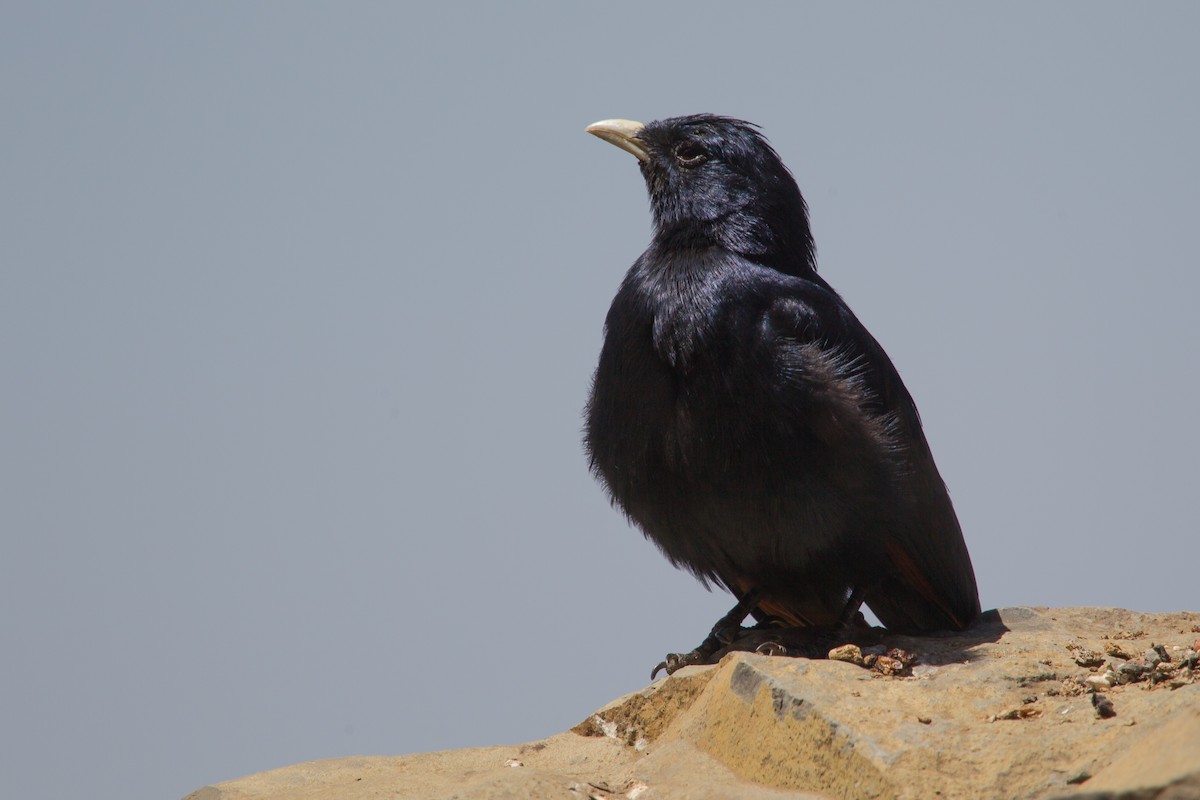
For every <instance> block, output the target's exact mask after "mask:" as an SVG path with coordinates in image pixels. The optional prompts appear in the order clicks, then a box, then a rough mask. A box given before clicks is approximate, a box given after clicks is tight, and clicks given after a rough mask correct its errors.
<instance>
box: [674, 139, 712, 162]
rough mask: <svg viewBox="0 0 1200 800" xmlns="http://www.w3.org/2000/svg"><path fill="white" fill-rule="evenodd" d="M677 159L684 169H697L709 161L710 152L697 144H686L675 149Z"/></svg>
mask: <svg viewBox="0 0 1200 800" xmlns="http://www.w3.org/2000/svg"><path fill="white" fill-rule="evenodd" d="M675 159H676V160H677V161H678V162H679V163H680V165H681V166H684V167H695V166H698V165H700V164H703V163H704V162H705V161H707V160H708V152H707V151H705V149H704V148H703V147H701V146H700V145H698V144H696V143H695V142H684V143H683V144H681V145H679V146H678V147H676V148H675Z"/></svg>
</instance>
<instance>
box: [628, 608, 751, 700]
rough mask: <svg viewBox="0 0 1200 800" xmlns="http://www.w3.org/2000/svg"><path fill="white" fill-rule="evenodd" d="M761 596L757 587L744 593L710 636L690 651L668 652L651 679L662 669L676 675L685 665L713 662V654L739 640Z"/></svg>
mask: <svg viewBox="0 0 1200 800" xmlns="http://www.w3.org/2000/svg"><path fill="white" fill-rule="evenodd" d="M761 597H762V594H761V593H760V592H759V591H758V590H757V589H752V590H750V591H749V592H747V593H746V594H744V595H742V596H741V597H740V598H738V604H737V605H736V606H734V607H733V608H732V609H731V610H730V611H729V613H728V614H726V615H725V616H723V617H721V618H720V619H719V620H717V624H716V625H713V627H712V630H711V631H709V634H708V636H706V637H705V638H704V641H703V642H701V643H700V644H699V645H697V646H696V649H695V650H692V651H691V652H690V653H668V654H667V657H666V659H665V660H663V661H660V662H658V665H657V666H656V667H655V668H654V670H653V671H651V673H650V680H654V677H655V676H656V675H658V673H659V672H660V671H661V670H666V672H667V674H668V675H674V674H675V673H676V672H678V671H679V670H681V669H683V668H684V667H690V666H691V665H693V664H711V663H712V661H711V660H710V659H711V658H712V656H713V654H715V653H717V652H718V651H720V650H724V649H725V648H727V647H728V646H729V645H731V644H733V643H734V642H735V641H736V640H737V638H738V636H739V635H740V634H741V633H742V630H743V628H742V623H743V622H744V621H745V620H746V617H747V616H749V615H750V614H752V613H754V611H755V609H756V608H757V607H758V601H759V600H760V599H761Z"/></svg>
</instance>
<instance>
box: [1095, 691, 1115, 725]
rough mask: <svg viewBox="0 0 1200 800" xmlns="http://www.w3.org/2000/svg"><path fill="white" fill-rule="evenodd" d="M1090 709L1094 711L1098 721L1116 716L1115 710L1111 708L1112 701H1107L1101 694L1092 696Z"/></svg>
mask: <svg viewBox="0 0 1200 800" xmlns="http://www.w3.org/2000/svg"><path fill="white" fill-rule="evenodd" d="M1092 707H1093V708H1095V709H1096V716H1097V717H1099V718H1100V719H1109V718H1110V717H1115V716H1116V715H1117V710H1116V709H1115V708H1113V704H1112V700H1109V699H1108V698H1107V697H1105V696H1104V695H1102V694H1094V695H1092Z"/></svg>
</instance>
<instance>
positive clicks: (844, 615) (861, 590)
mask: <svg viewBox="0 0 1200 800" xmlns="http://www.w3.org/2000/svg"><path fill="white" fill-rule="evenodd" d="M870 589H871V588H870V587H863V585H857V587H854V588H853V589H852V590H851V593H850V597H847V599H846V604H845V606H844V607H842V609H841V615H839V616H838V630H840V631H845V632H847V633H848V632H850V631H851V630H853V627H854V625H853V624H854V622H862V624H863V625H865V621H864V620H863V615H862V614H859V609H860V608H862V607H863V600H864V599H865V597H866V593H868V591H869V590H870Z"/></svg>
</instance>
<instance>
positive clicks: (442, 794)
mask: <svg viewBox="0 0 1200 800" xmlns="http://www.w3.org/2000/svg"><path fill="white" fill-rule="evenodd" d="M1197 623H1200V614H1194V613H1192V614H1189V613H1181V614H1139V613H1135V612H1129V611H1122V610H1118V609H1096V608H1082V609H1028V608H1013V609H1004V610H1003V611H1000V612H990V614H988V615H985V616H984V618H983V619H981V621H980V622H979V623H978V624H976V625H975V626H973V627H972V628H971V629H970V630H968V631H965V632H963V633H961V634H954V635H948V636H941V637H929V638H909V637H888V641H887V646H888V647H899V648H902V649H903V650H904V651H908V652H911V653H914V654H915V655H916V656H917V657H918V659H919V661H918V665H917V666H916V667H915V669H914V670H913V674H912V676H911V677H889V676H886V675H881V674H879V673H878V672H872V671H870V670H867V669H864V668H863V667H861V666H857V665H855V664H853V663H850V662H843V661H826V660H821V661H808V660H804V659H790V658H780V657H769V656H760V655H754V654H749V653H735V654H731V655H729V656H726V657H725V658H724V659H723V660H722V661H721V663H720V664H719V665H716V666H713V667H689V668H687V669H684V670H681V671H680V672H678V673H676V674H675V675H673V676H671V677H670V678H667V679H665V680H663V681H660V682H658V683H656V684H653V685H651V686H650V687H648V688H646V689H644V690H642V691H640V692H635V693H633V694H630V695H627V696H625V697H623V698H620V699H618V700H616V701H614V702H613V703H611V704H609V705H608V706H606V707H605V708H603V709H600V710H599V711H597V712H596V713H595V714H592V715H591V716H589V717H588V718H587V719H585V720H584V721H583V722H581V723H580V724H579V725H577V726H576V727H575V728H574V729H572V730H571V731H569V732H566V733H562V734H558V735H556V736H552V737H550V738H548V739H545V740H542V741H540V742H532V743H529V744H524V745H517V746H512V747H488V748H478V749H470V750H451V751H443V752H439V753H426V754H418V755H409V756H395V757H374V758H346V759H337V760H331V761H318V762H311V763H307V764H299V765H296V766H291V767H285V768H283V769H277V770H273V771H271V772H265V773H260V774H258V775H251V776H249V777H246V778H240V779H238V780H234V781H229V782H227V783H221V784H216V785H214V786H209V787H205V788H203V789H201V790H199V791H197V792H195V793H193V794H192V795H189V797H188V798H187V800H325V799H326V798H339V800H366V798H374V797H401V798H405V797H413V798H429V800H439V799H440V798H445V799H446V800H449V798H458V797H461V798H495V799H496V800H499V799H500V798H534V799H535V800H539V799H540V798H577V799H578V800H585V799H586V798H602V799H607V798H623V799H626V800H658V799H659V798H697V799H700V798H713V799H714V800H716V798H732V799H733V800H767V798H793V799H795V800H799V799H800V798H818V797H824V798H897V799H899V798H934V797H940V798H1003V799H1004V800H1013V799H1014V798H1059V797H1063V798H1066V797H1072V798H1081V799H1082V798H1090V799H1092V800H1100V799H1101V798H1113V799H1114V800H1115V799H1116V798H1124V799H1125V800H1134V798H1136V799H1137V800H1142V799H1143V798H1159V799H1160V800H1185V799H1186V798H1200V685H1197V681H1196V678H1197V675H1194V674H1193V666H1194V665H1189V663H1188V662H1187V661H1186V660H1184V659H1176V660H1174V661H1171V662H1165V661H1164V662H1163V663H1162V664H1160V665H1159V666H1160V667H1163V669H1164V670H1169V675H1168V676H1167V677H1166V678H1163V679H1162V680H1160V681H1157V682H1155V681H1151V680H1149V679H1146V680H1142V681H1140V682H1130V683H1127V684H1123V685H1113V686H1112V687H1111V688H1106V689H1104V692H1105V697H1106V698H1107V700H1108V701H1110V702H1111V703H1112V710H1113V711H1114V712H1115V716H1112V717H1111V718H1102V717H1100V716H1099V715H1098V714H1097V713H1096V711H1095V709H1094V708H1093V703H1092V696H1091V695H1090V694H1089V688H1090V687H1089V682H1088V680H1087V679H1088V678H1089V677H1090V676H1094V675H1095V674H1097V673H1095V672H1093V671H1092V670H1091V669H1089V668H1087V667H1083V666H1080V664H1079V663H1078V661H1079V660H1080V659H1078V658H1077V656H1078V654H1079V653H1081V652H1095V651H1098V650H1103V649H1105V644H1106V640H1116V639H1121V640H1124V642H1128V643H1127V644H1125V643H1123V645H1122V647H1123V648H1124V650H1125V651H1131V652H1133V653H1142V652H1145V651H1146V650H1147V649H1154V646H1155V645H1157V646H1158V647H1159V650H1158V652H1164V651H1163V650H1162V648H1163V647H1165V648H1166V650H1167V651H1170V650H1171V649H1172V648H1178V650H1176V652H1182V651H1183V649H1184V648H1186V647H1188V646H1190V644H1191V639H1192V638H1194V632H1193V631H1192V628H1193V626H1195V625H1197ZM1131 631H1133V632H1134V633H1130V632H1131ZM1185 632H1186V633H1185ZM1187 634H1190V636H1189V635H1187ZM1089 663H1094V660H1093V661H1091V662H1089ZM1168 664H1175V665H1176V666H1174V667H1167V665H1168ZM1096 669H1097V670H1099V674H1104V672H1105V671H1106V670H1107V669H1108V666H1107V665H1106V664H1105V663H1103V662H1101V663H1098V664H1096ZM1159 671H1160V670H1159V668H1158V667H1155V669H1154V670H1153V671H1152V672H1151V673H1150V674H1151V675H1154V674H1157V673H1158V672H1159ZM1091 683H1093V684H1094V683H1096V681H1092V682H1091ZM1172 687H1174V688H1172Z"/></svg>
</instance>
